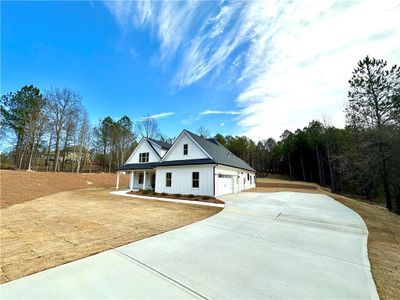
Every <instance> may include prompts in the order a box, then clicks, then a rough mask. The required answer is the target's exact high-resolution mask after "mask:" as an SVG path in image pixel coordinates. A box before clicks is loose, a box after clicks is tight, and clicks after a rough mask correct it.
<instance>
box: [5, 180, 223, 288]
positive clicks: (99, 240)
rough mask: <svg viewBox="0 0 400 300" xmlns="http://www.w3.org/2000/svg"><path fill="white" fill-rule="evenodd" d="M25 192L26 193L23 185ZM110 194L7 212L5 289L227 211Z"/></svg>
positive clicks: (84, 193)
mask: <svg viewBox="0 0 400 300" xmlns="http://www.w3.org/2000/svg"><path fill="white" fill-rule="evenodd" d="M53 175H54V174H53ZM105 182H107V181H105ZM20 186H21V188H24V185H23V183H21V184H20ZM29 186H30V188H32V185H29ZM73 186H74V187H76V186H75V185H73ZM25 188H26V187H25ZM58 188H60V187H58ZM61 188H65V186H61ZM18 190H20V189H17V191H18ZM17 191H16V194H17ZM41 192H42V193H44V192H46V191H41ZM109 192H110V190H109V189H104V188H102V189H99V188H97V189H83V190H74V191H65V192H60V193H56V194H52V195H47V196H44V197H41V198H38V199H35V200H32V201H25V202H23V201H15V202H23V203H19V204H15V205H10V206H8V207H7V208H3V209H1V210H0V212H1V228H0V241H1V264H0V265H1V272H0V283H4V282H7V281H10V280H14V279H17V278H20V277H23V276H26V275H29V274H32V273H36V272H39V271H42V270H45V269H49V268H52V267H55V266H58V265H61V264H64V263H67V262H70V261H73V260H76V259H80V258H83V257H86V256H90V255H93V254H96V253H98V252H102V251H105V250H108V249H111V248H115V247H118V246H121V245H124V244H127V243H130V242H133V241H137V240H140V239H143V238H147V237H150V236H153V235H156V234H160V233H162V232H166V231H169V230H172V229H175V228H178V227H181V226H185V225H188V224H190V223H193V222H196V221H199V220H202V219H205V218H207V217H209V216H211V215H214V214H216V213H217V212H219V211H220V210H221V209H220V208H215V207H206V206H197V205H186V204H177V203H167V202H159V201H148V200H140V199H132V198H127V197H122V196H116V195H111V194H110V193H109ZM25 193H27V192H23V194H24V195H25Z"/></svg>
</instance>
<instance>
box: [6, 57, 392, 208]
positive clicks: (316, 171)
mask: <svg viewBox="0 0 400 300" xmlns="http://www.w3.org/2000/svg"><path fill="white" fill-rule="evenodd" d="M0 109H1V119H0V138H1V140H2V144H5V143H6V141H7V144H9V147H8V151H3V153H2V154H1V167H12V168H18V169H28V170H47V171H56V172H58V171H69V172H94V171H103V172H112V171H114V170H115V169H116V168H118V167H119V166H120V165H122V164H123V163H124V162H125V161H126V159H127V158H128V156H129V154H130V153H131V152H132V151H133V149H134V148H135V147H136V145H137V142H138V140H139V139H140V138H141V137H151V138H157V139H161V140H164V141H167V142H169V143H172V141H173V138H168V137H166V136H164V135H163V134H162V133H161V132H160V130H159V126H158V124H157V121H156V120H155V119H154V118H151V117H150V116H147V117H142V118H140V119H139V120H137V121H135V122H134V121H132V120H131V119H130V118H129V117H128V116H123V117H122V118H120V119H119V120H114V119H113V118H111V117H109V116H108V117H105V118H103V119H102V120H100V121H99V122H98V124H96V125H95V126H91V125H90V123H89V118H88V113H87V111H86V110H85V108H84V107H83V105H82V103H81V97H80V95H79V94H78V93H76V92H74V91H72V90H70V89H66V88H64V89H60V88H52V89H50V90H48V91H45V92H44V93H42V92H41V91H40V90H39V88H37V87H34V86H32V85H30V86H24V87H22V88H21V89H20V90H19V91H17V92H15V93H9V94H5V95H3V96H2V97H1V107H0ZM345 113H346V127H345V128H336V127H334V126H332V125H331V124H329V122H328V121H326V120H324V121H319V120H313V121H311V122H310V123H309V124H308V126H306V127H304V128H302V129H297V130H296V131H294V132H292V131H289V130H285V131H284V132H283V133H282V135H281V136H280V140H278V141H276V140H275V139H273V138H268V139H264V140H261V141H253V140H251V139H250V138H248V137H246V136H230V135H228V136H223V135H221V134H217V135H215V138H216V139H217V140H218V141H219V142H220V143H221V144H223V145H224V146H225V147H227V148H228V149H229V150H230V151H232V152H233V153H234V154H235V155H237V156H238V157H240V158H242V159H243V160H245V161H246V162H248V163H249V164H250V165H251V166H252V167H253V168H254V169H255V170H256V171H257V174H258V176H268V174H281V175H285V176H288V177H290V178H294V179H298V180H303V181H310V182H317V183H319V184H321V185H322V186H327V187H330V189H331V190H332V192H334V193H351V194H357V195H361V196H365V197H366V198H367V199H370V200H372V199H384V200H385V201H386V207H387V208H388V209H389V210H395V211H396V212H397V213H400V180H399V178H400V177H399V176H400V67H398V66H396V65H395V66H392V67H388V66H387V62H386V61H384V60H378V59H371V58H369V57H366V58H365V59H363V60H361V61H360V62H358V64H357V67H356V68H355V69H354V71H353V74H352V77H351V78H350V80H349V92H348V101H347V105H346V108H345ZM197 132H198V134H199V135H201V136H203V137H209V136H210V133H209V131H208V130H207V129H206V128H205V127H203V126H202V127H200V128H199V129H198V131H197Z"/></svg>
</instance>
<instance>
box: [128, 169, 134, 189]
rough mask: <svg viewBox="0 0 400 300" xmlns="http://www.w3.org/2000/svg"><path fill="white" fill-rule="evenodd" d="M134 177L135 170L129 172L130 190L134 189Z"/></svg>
mask: <svg viewBox="0 0 400 300" xmlns="http://www.w3.org/2000/svg"><path fill="white" fill-rule="evenodd" d="M133 177H134V174H133V171H132V172H131V173H130V174H129V190H130V191H133Z"/></svg>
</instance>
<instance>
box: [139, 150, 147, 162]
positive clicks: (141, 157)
mask: <svg viewBox="0 0 400 300" xmlns="http://www.w3.org/2000/svg"><path fill="white" fill-rule="evenodd" d="M139 162H141V163H144V162H149V152H143V153H139Z"/></svg>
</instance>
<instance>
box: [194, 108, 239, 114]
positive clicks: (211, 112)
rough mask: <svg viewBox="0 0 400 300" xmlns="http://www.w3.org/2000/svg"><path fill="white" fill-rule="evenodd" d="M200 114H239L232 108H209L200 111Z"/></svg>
mask: <svg viewBox="0 0 400 300" xmlns="http://www.w3.org/2000/svg"><path fill="white" fill-rule="evenodd" d="M200 115H240V112H238V111H233V110H210V109H207V110H205V111H202V112H201V113H200Z"/></svg>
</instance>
